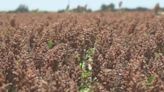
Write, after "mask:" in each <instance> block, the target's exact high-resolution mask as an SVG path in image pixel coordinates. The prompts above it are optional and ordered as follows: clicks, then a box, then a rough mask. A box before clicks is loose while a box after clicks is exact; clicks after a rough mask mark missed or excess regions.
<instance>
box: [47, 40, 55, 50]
mask: <svg viewBox="0 0 164 92" xmlns="http://www.w3.org/2000/svg"><path fill="white" fill-rule="evenodd" d="M47 45H48V48H49V49H52V48H53V47H54V45H55V44H54V42H53V41H52V40H49V41H48V43H47Z"/></svg>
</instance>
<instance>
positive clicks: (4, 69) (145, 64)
mask: <svg viewBox="0 0 164 92" xmlns="http://www.w3.org/2000/svg"><path fill="white" fill-rule="evenodd" d="M0 92H164V16H162V15H154V14H153V13H151V12H143V13H141V12H131V13H130V12H129V13H128V12H123V13H119V12H116V13H61V14H59V13H20V14H14V13H11V14H7V13H6V14H5V13H1V14H0Z"/></svg>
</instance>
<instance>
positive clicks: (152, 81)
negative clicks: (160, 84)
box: [146, 75, 156, 86]
mask: <svg viewBox="0 0 164 92" xmlns="http://www.w3.org/2000/svg"><path fill="white" fill-rule="evenodd" d="M155 79H156V78H155V76H154V75H151V76H149V77H148V78H147V81H146V85H147V86H152V85H153V83H154V81H155Z"/></svg>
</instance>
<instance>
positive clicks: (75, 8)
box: [0, 0, 164, 12]
mask: <svg viewBox="0 0 164 92" xmlns="http://www.w3.org/2000/svg"><path fill="white" fill-rule="evenodd" d="M156 5H158V6H160V8H161V10H164V9H163V7H164V0H0V11H1V12H29V11H31V12H41V11H44V12H68V11H69V12H95V11H117V10H124V11H136V10H137V11H147V10H152V9H154V7H155V6H156Z"/></svg>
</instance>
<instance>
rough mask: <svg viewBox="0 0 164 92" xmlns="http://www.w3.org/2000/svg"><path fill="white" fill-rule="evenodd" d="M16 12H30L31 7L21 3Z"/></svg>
mask: <svg viewBox="0 0 164 92" xmlns="http://www.w3.org/2000/svg"><path fill="white" fill-rule="evenodd" d="M15 12H29V9H28V7H27V6H26V5H23V4H21V5H19V6H18V8H17V9H16V10H15Z"/></svg>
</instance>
